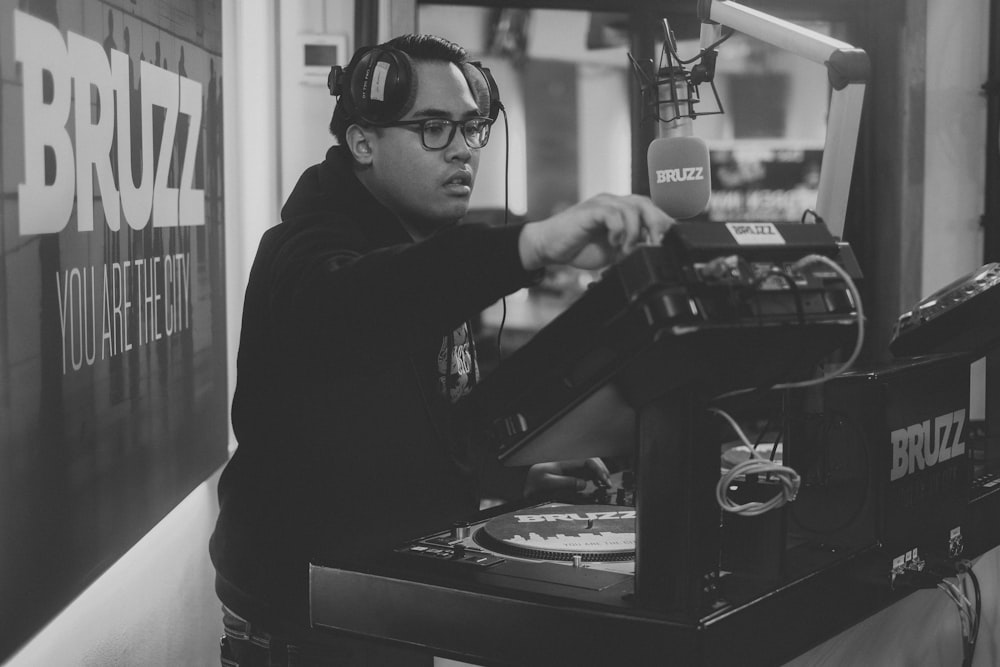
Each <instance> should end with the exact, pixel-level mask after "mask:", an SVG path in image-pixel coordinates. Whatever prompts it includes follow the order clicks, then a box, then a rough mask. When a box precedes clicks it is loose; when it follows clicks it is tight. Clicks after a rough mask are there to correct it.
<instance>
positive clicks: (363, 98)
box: [327, 46, 502, 125]
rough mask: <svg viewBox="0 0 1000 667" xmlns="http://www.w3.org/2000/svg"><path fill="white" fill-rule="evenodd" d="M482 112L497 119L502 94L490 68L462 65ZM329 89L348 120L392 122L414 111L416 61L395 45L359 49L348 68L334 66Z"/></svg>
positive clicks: (461, 67) (478, 65)
mask: <svg viewBox="0 0 1000 667" xmlns="http://www.w3.org/2000/svg"><path fill="white" fill-rule="evenodd" d="M458 67H459V69H460V70H461V71H462V75H463V76H464V77H465V80H466V83H468V85H469V90H470V91H471V92H472V95H473V97H474V98H475V100H476V104H477V105H478V106H479V110H480V113H482V114H483V115H484V116H487V117H488V118H490V120H496V119H497V116H499V114H500V108H501V106H502V105H501V103H500V91H499V88H498V87H497V83H496V81H495V80H494V79H493V75H492V74H491V73H490V70H489V68H487V67H483V65H482V63H480V62H478V61H477V62H471V61H467V62H463V63H460V64H459V65H458ZM327 88H328V89H329V91H330V94H331V95H334V96H338V97H339V102H338V104H343V105H344V111H345V112H346V114H347V117H348V118H355V119H358V120H361V121H363V122H365V123H368V124H369V125H383V124H386V123H392V122H395V121H397V120H399V119H400V118H402V117H403V116H405V115H406V114H407V112H409V111H410V109H412V108H413V102H414V100H415V98H416V95H417V76H416V69H415V68H414V67H413V59H412V58H411V57H410V56H409V55H408V54H407V53H405V52H404V51H400V50H399V49H396V48H393V47H391V46H374V47H373V46H368V47H362V48H360V49H358V50H357V51H356V52H355V54H354V56H353V57H352V58H351V62H350V63H348V65H347V67H341V66H339V65H334V66H333V67H332V68H330V73H329V75H328V76H327Z"/></svg>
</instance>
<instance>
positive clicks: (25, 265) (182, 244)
mask: <svg viewBox="0 0 1000 667" xmlns="http://www.w3.org/2000/svg"><path fill="white" fill-rule="evenodd" d="M221 72H222V60H221V15H220V3H219V0H214V1H213V0H209V1H206V2H201V1H198V0H172V1H167V0H158V1H157V2H155V3H135V2H130V1H126V0H122V1H114V0H112V1H110V2H107V1H105V2H98V1H96V0H67V1H58V0H49V1H47V2H24V1H20V2H14V1H13V0H0V73H2V78H0V130H2V133H0V153H2V155H3V160H2V163H0V182H2V184H3V200H2V208H0V276H2V282H0V378H2V382H0V434H2V439H0V456H2V460H3V464H2V465H0V535H2V536H3V537H2V539H3V544H4V547H3V548H2V549H0V554H2V557H0V597H2V599H3V600H4V604H3V605H0V625H2V627H3V628H4V632H2V633H0V661H3V660H4V659H5V658H6V657H8V656H9V655H10V654H11V653H12V652H13V651H14V650H16V649H17V648H18V646H19V645H20V644H22V643H24V642H25V641H26V640H27V639H28V638H29V637H30V636H31V634H33V633H34V632H36V631H37V630H38V629H39V628H41V627H42V626H43V625H44V624H45V623H47V622H48V621H49V620H51V619H52V618H53V617H54V616H55V615H56V614H58V613H59V611H60V610H61V609H62V608H63V607H65V606H66V604H67V603H69V602H70V601H71V600H72V599H73V598H74V597H75V596H76V595H78V594H79V593H80V592H81V591H82V590H83V588H84V587H85V586H86V585H87V584H89V583H91V582H92V581H93V580H94V579H95V578H96V577H97V576H98V575H99V574H100V573H101V572H103V570H104V569H106V568H107V567H108V566H109V565H111V564H112V563H113V562H114V561H115V559H117V558H118V557H119V556H120V555H121V554H123V553H124V552H125V551H126V550H128V548H129V547H131V546H132V545H133V544H134V543H135V542H136V541H137V540H138V539H139V538H140V537H142V535H143V534H144V533H146V532H147V531H148V530H149V529H150V528H151V527H152V526H153V525H154V524H155V523H156V522H157V521H159V520H160V519H161V518H162V517H163V516H164V515H166V514H167V513H168V512H169V511H170V510H171V508H172V507H173V506H174V505H175V504H176V503H177V502H178V501H179V500H181V499H182V498H183V497H184V496H185V495H186V494H187V493H188V492H190V490H191V489H193V488H194V487H195V486H197V485H198V484H199V483H201V482H202V481H203V480H204V479H205V478H206V477H207V476H208V475H209V474H211V472H212V471H213V470H215V469H216V468H217V467H218V466H219V465H220V464H221V463H222V462H223V461H224V460H225V457H226V442H227V437H228V429H227V401H228V391H227V387H226V361H225V360H226V349H225V285H224V275H225V272H224V266H223V257H224V247H223V239H224V234H223V208H222V202H223V182H222V174H223V171H222V95H221V91H222V86H221V80H220V77H221Z"/></svg>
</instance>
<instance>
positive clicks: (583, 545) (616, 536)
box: [474, 503, 635, 562]
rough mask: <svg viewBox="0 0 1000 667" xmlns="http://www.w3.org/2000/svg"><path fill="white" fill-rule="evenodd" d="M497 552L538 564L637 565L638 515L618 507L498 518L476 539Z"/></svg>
mask: <svg viewBox="0 0 1000 667" xmlns="http://www.w3.org/2000/svg"><path fill="white" fill-rule="evenodd" d="M474 539H475V541H476V542H477V543H478V544H479V545H481V546H482V547H484V548H486V549H489V550H491V551H494V552H498V553H502V554H505V555H508V556H513V557H518V558H533V559H538V560H566V561H569V560H573V558H574V557H577V556H578V557H579V558H580V560H582V561H587V562H597V561H626V560H629V561H630V560H634V559H635V510H634V509H632V508H629V507H619V506H614V505H564V504H559V503H550V504H547V505H536V506H534V507H528V508H524V509H521V510H518V511H516V512H511V513H509V514H504V515H502V516H497V517H494V518H492V519H490V520H489V521H487V522H486V523H485V524H484V525H483V526H482V527H481V528H479V530H477V531H476V532H475V534H474Z"/></svg>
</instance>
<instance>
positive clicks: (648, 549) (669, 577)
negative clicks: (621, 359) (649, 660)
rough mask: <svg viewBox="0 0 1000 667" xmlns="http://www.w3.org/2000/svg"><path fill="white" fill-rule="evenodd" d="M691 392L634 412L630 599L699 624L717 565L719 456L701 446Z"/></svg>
mask: <svg viewBox="0 0 1000 667" xmlns="http://www.w3.org/2000/svg"><path fill="white" fill-rule="evenodd" d="M703 407H704V406H703V404H702V403H701V401H699V400H698V399H697V397H696V395H695V394H694V392H693V391H691V390H690V388H689V387H682V388H679V389H674V390H671V391H668V392H667V393H665V394H663V395H661V396H659V397H657V398H656V399H655V400H653V401H652V402H650V403H648V404H647V405H645V406H643V407H641V408H639V410H638V421H639V424H638V443H637V449H638V451H637V456H636V490H637V493H636V510H637V513H636V517H637V518H636V552H635V593H636V600H637V602H638V603H639V605H640V606H643V607H647V608H652V609H657V610H660V611H667V612H676V613H678V614H680V615H682V616H684V617H687V618H698V617H699V616H700V615H701V613H702V612H703V610H704V607H705V600H704V598H705V593H704V591H705V583H706V575H708V574H710V573H711V572H712V571H714V570H715V569H716V568H715V564H716V563H717V561H718V558H717V554H718V546H719V539H720V532H719V513H718V509H717V508H716V504H715V499H714V491H713V490H714V488H715V480H717V479H718V476H719V457H718V451H717V448H714V447H705V446H700V445H701V444H702V443H699V442H698V437H697V434H698V432H699V430H700V429H699V428H698V425H699V422H700V421H701V419H700V418H699V415H700V414H702V412H703V410H702V408H703Z"/></svg>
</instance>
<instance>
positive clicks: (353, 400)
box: [210, 147, 534, 627]
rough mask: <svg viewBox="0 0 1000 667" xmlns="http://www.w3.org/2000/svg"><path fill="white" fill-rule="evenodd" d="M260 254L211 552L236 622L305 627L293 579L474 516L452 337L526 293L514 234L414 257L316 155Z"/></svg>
mask: <svg viewBox="0 0 1000 667" xmlns="http://www.w3.org/2000/svg"><path fill="white" fill-rule="evenodd" d="M281 217H282V222H281V223H280V224H278V225H276V226H275V227H273V228H271V229H269V230H268V231H267V232H266V233H265V234H264V236H263V238H262V240H261V243H260V247H259V248H258V251H257V256H256V258H255V260H254V263H253V267H252V269H251V272H250V279H249V282H248V285H247V290H246V300H245V303H244V310H243V324H242V329H241V334H240V349H239V354H238V360H237V385H236V394H235V397H234V400H233V409H232V419H233V429H234V432H235V434H236V438H237V441H238V443H239V446H238V448H237V451H236V453H235V454H234V456H233V458H232V459H231V461H230V462H229V464H228V465H227V466H226V469H225V470H224V471H223V474H222V477H221V479H220V482H219V502H220V513H219V519H218V523H217V525H216V529H215V532H214V534H213V536H212V540H211V545H210V551H211V555H212V560H213V563H214V564H215V566H216V571H217V582H216V589H217V592H218V594H219V597H220V598H221V599H222V601H223V602H224V603H225V604H227V606H229V607H231V608H232V609H234V610H235V611H236V612H237V613H239V614H240V615H242V616H245V617H247V618H249V619H251V620H257V621H258V622H261V623H273V622H274V621H275V620H276V619H284V620H291V621H292V622H293V623H295V624H297V625H300V626H302V627H305V626H306V625H307V624H308V564H309V563H310V562H323V561H326V560H328V559H329V558H331V557H336V556H341V555H343V554H351V553H363V552H365V551H366V550H369V551H370V550H378V549H386V548H389V547H391V546H392V545H394V544H396V543H398V542H399V541H400V540H402V539H407V538H411V537H417V536H419V535H421V534H425V533H427V532H431V531H434V530H438V529H441V528H442V527H443V526H444V527H446V526H448V525H450V522H451V521H454V520H456V519H458V518H461V517H466V516H469V515H470V514H472V513H473V512H474V511H475V510H476V508H477V500H476V493H475V486H474V479H473V478H472V477H473V476H472V474H471V470H472V469H473V468H474V466H473V464H472V461H473V458H471V457H470V451H469V438H468V437H467V436H466V435H465V433H466V431H467V429H466V427H465V425H463V424H462V423H460V421H461V420H460V419H459V418H458V417H457V416H456V415H457V412H456V411H455V410H454V409H453V401H455V400H457V399H459V398H461V396H462V395H464V394H465V393H467V392H468V391H469V390H470V389H471V388H472V386H473V385H474V383H475V381H476V379H477V377H478V370H477V369H476V366H475V348H474V343H473V341H472V339H471V337H470V334H469V329H468V326H467V322H468V321H469V320H470V319H471V318H473V317H475V316H476V314H477V313H479V312H480V311H482V310H483V309H484V308H486V307H487V306H488V305H490V304H491V303H493V302H495V301H496V300H497V299H499V298H500V297H501V296H503V295H505V294H509V293H511V292H513V291H515V290H517V289H519V288H521V287H523V286H526V285H528V284H530V283H531V282H532V279H533V277H534V276H533V275H532V274H531V273H529V272H527V271H525V270H524V269H523V267H522V266H521V263H520V258H519V254H518V235H519V234H520V229H521V228H520V226H518V225H512V226H510V227H502V228H497V227H489V226H486V225H479V224H457V225H453V226H450V227H448V228H446V229H443V230H441V231H439V232H437V233H435V234H434V235H433V236H432V237H430V238H428V239H426V240H423V241H420V242H418V243H415V242H413V241H412V240H411V238H410V236H409V235H408V234H407V232H406V231H405V229H404V227H403V225H402V224H401V223H400V221H399V219H398V218H397V217H396V216H395V215H394V214H393V213H391V212H390V211H389V210H388V209H386V208H385V207H384V206H382V205H381V204H380V203H379V202H378V201H376V200H375V198H374V197H373V196H372V195H371V194H370V193H369V192H368V190H367V189H366V188H365V187H364V186H363V185H362V184H361V182H360V181H358V179H357V178H356V177H355V175H354V173H353V171H352V169H351V166H350V163H349V157H348V156H346V154H345V153H344V152H343V151H342V150H341V149H339V148H337V147H334V148H331V149H330V150H329V151H328V152H327V156H326V159H325V160H324V161H323V162H322V163H320V164H318V165H314V166H312V167H310V168H309V169H307V170H306V171H305V172H304V173H303V174H302V176H301V178H300V179H299V182H298V184H297V185H296V186H295V189H294V191H293V192H292V194H291V196H290V197H289V198H288V201H287V202H286V203H285V206H284V208H283V209H282V214H281Z"/></svg>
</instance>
